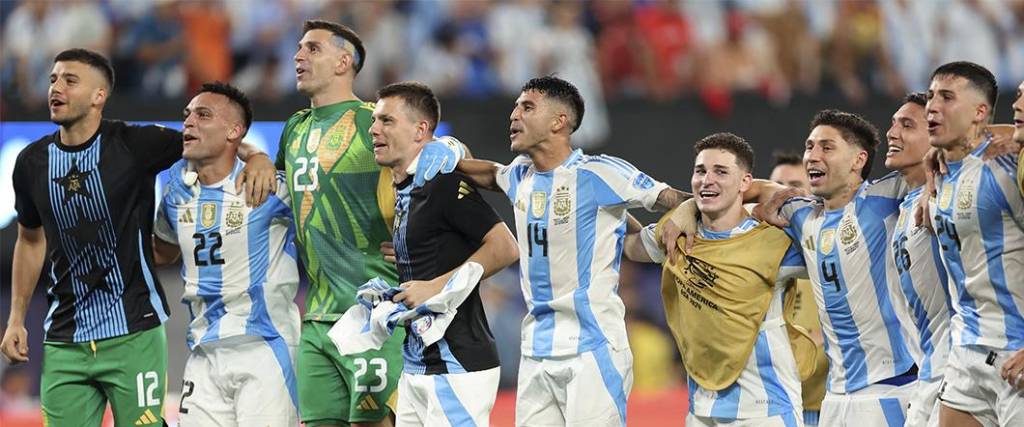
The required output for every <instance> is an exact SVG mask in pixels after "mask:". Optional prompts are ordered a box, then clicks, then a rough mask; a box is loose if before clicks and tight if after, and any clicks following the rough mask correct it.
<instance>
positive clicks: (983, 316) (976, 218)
mask: <svg viewBox="0 0 1024 427" xmlns="http://www.w3.org/2000/svg"><path fill="white" fill-rule="evenodd" d="M986 147H988V141H986V142H985V143H983V144H981V145H980V146H979V147H978V148H977V149H976V150H974V152H972V153H971V154H970V155H968V156H967V157H966V158H964V159H963V160H962V161H959V162H953V163H949V174H948V175H947V176H944V177H940V178H939V180H938V181H939V182H938V186H937V188H938V194H939V197H938V201H937V203H933V204H932V213H933V214H934V216H933V218H934V219H935V221H934V223H935V231H936V233H937V234H938V239H939V246H940V247H941V248H942V254H943V261H944V262H945V264H946V270H947V271H948V272H949V276H950V280H951V281H952V282H953V283H952V286H953V287H954V289H955V291H954V294H953V308H954V310H955V312H954V314H953V318H952V340H953V344H954V345H982V346H985V347H988V348H991V349H998V350H1017V349H1020V348H1024V314H1022V313H1021V309H1022V308H1024V282H1021V278H1022V277H1024V232H1022V227H1024V200H1022V199H1021V194H1020V191H1019V189H1018V188H1017V185H1016V182H1017V179H1016V178H1017V158H1016V156H1010V155H1006V156H1000V157H997V158H994V159H992V160H989V161H984V160H982V158H981V155H982V153H983V152H984V151H985V148H986Z"/></svg>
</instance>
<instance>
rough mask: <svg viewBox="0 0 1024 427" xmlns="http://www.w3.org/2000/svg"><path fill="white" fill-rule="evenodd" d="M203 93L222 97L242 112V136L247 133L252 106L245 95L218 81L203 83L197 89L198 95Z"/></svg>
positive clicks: (250, 120) (250, 121) (250, 123)
mask: <svg viewBox="0 0 1024 427" xmlns="http://www.w3.org/2000/svg"><path fill="white" fill-rule="evenodd" d="M203 92H210V93H216V94H220V95H224V96H226V97H227V98H228V99H229V100H231V102H233V103H235V105H237V106H238V108H239V109H241V110H242V119H243V120H244V121H245V132H243V133H242V136H245V134H246V133H247V132H249V126H251V125H252V105H251V104H250V103H249V98H248V97H246V96H245V93H242V91H241V90H238V88H236V87H234V86H231V85H230V84H228V83H224V82H220V81H215V82H211V83H203V86H202V87H200V88H199V93H203Z"/></svg>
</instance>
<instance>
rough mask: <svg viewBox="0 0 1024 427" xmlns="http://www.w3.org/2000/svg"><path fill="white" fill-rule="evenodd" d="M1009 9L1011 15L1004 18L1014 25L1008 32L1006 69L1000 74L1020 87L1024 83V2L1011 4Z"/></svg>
mask: <svg viewBox="0 0 1024 427" xmlns="http://www.w3.org/2000/svg"><path fill="white" fill-rule="evenodd" d="M1009 8H1010V12H1011V13H1007V14H1005V15H1004V16H1006V17H1007V19H1008V20H1011V22H1013V24H1012V25H1010V28H1008V29H1007V30H1006V56H1005V57H1004V58H1005V69H1004V70H1002V73H1000V74H1004V75H1006V76H1009V79H1011V80H1012V81H1013V82H1017V83H1016V84H1018V85H1019V84H1020V82H1021V81H1024V1H1015V2H1011V3H1010V6H1009ZM1013 84H1014V83H1011V86H1010V87H1013V86H1012V85H1013Z"/></svg>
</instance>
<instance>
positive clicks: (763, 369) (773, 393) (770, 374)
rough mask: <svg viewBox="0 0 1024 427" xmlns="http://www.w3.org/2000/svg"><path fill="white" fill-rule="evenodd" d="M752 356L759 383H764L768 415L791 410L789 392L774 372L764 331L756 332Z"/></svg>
mask: <svg viewBox="0 0 1024 427" xmlns="http://www.w3.org/2000/svg"><path fill="white" fill-rule="evenodd" d="M754 355H755V356H754V357H756V358H757V371H758V374H759V375H760V376H761V383H763V384H764V388H765V392H767V394H768V400H769V402H770V403H769V404H768V416H773V415H778V414H782V413H792V412H793V402H792V401H791V400H790V399H789V394H788V393H786V390H785V389H783V388H782V382H781V381H779V376H778V374H776V372H775V364H774V363H773V362H772V354H771V348H770V347H769V346H768V335H767V333H766V332H765V331H760V332H758V334H757V341H756V342H755V343H754Z"/></svg>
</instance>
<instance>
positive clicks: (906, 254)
mask: <svg viewBox="0 0 1024 427" xmlns="http://www.w3.org/2000/svg"><path fill="white" fill-rule="evenodd" d="M892 256H893V258H894V259H895V261H896V271H898V272H899V273H900V274H903V273H906V272H907V271H910V251H908V250H907V236H900V238H899V239H896V241H895V242H892Z"/></svg>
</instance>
